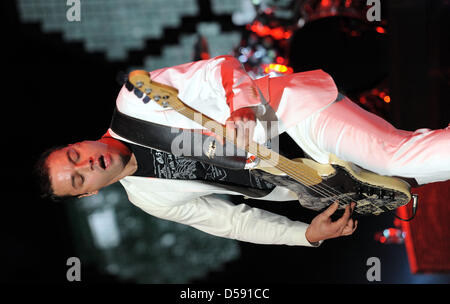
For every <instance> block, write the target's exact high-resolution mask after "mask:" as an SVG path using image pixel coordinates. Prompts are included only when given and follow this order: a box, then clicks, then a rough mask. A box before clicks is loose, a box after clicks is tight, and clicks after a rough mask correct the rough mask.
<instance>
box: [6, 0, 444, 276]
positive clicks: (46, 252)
mask: <svg viewBox="0 0 450 304" xmlns="http://www.w3.org/2000/svg"><path fill="white" fill-rule="evenodd" d="M384 2H385V1H383V3H384ZM199 3H200V4H201V6H202V7H203V10H201V12H200V15H199V16H198V18H203V19H204V20H208V18H211V16H210V15H208V10H207V9H206V10H205V7H206V8H207V1H199ZM205 3H206V4H205ZM2 6H3V9H2V11H3V12H4V13H6V14H5V15H6V16H5V17H4V18H3V21H6V24H5V26H4V29H5V30H6V33H5V34H6V39H3V41H4V43H3V45H2V49H3V51H6V55H4V56H3V58H5V63H4V65H3V74H4V79H5V80H4V81H3V92H4V94H3V98H2V116H3V118H2V123H3V124H4V127H3V128H2V130H3V143H2V161H3V168H4V169H3V173H4V174H3V177H4V179H6V180H7V183H6V184H4V186H3V195H2V204H1V205H2V208H1V209H2V212H1V217H2V219H1V225H2V229H1V234H2V237H1V243H2V258H1V263H2V266H1V269H2V272H1V273H2V275H1V280H2V282H17V283H23V282H25V283H66V277H65V275H66V270H67V266H66V260H67V258H68V257H71V256H76V252H75V249H74V244H73V240H72V238H71V231H70V227H69V225H68V220H67V215H66V213H65V205H64V204H58V203H52V202H47V201H42V200H40V199H39V198H38V196H37V192H36V187H35V183H34V181H33V180H32V177H31V175H30V172H31V168H32V166H33V164H34V162H35V160H36V158H37V156H38V155H39V154H40V153H41V152H42V151H43V150H44V149H46V148H48V147H50V146H54V145H58V144H66V143H69V142H74V141H79V140H84V139H94V140H95V139H97V138H99V137H100V136H101V135H102V134H103V133H104V131H105V130H106V129H107V127H108V125H109V121H110V117H111V114H112V110H113V108H112V106H111V105H112V104H113V102H114V100H115V97H116V95H117V93H118V91H119V89H120V85H119V83H118V81H117V75H118V73H119V72H121V71H125V70H127V68H128V67H129V66H130V65H135V64H138V63H140V61H141V60H142V56H143V55H144V54H151V53H154V54H158V52H160V46H161V45H162V44H164V43H165V42H170V40H171V39H173V38H171V37H173V35H175V36H176V34H175V33H172V32H170V31H168V32H167V33H166V34H167V35H166V40H164V41H151V42H149V43H152V44H153V47H152V48H151V49H150V48H149V49H148V50H144V51H142V52H131V53H130V56H129V59H128V60H127V61H126V62H118V63H111V62H109V61H107V60H106V59H105V57H104V55H103V54H100V53H98V54H95V53H87V52H85V50H84V48H83V46H82V44H81V43H67V42H65V41H64V40H63V39H62V37H61V35H60V34H45V35H43V34H42V32H41V29H40V27H39V25H38V24H22V23H21V22H20V20H19V18H18V14H17V9H16V4H15V2H13V1H2ZM448 8H449V4H448V1H425V0H423V1H411V0H410V1H391V4H390V5H389V12H388V13H389V22H390V34H389V36H388V39H389V44H388V45H389V49H388V50H387V55H388V59H387V60H388V68H389V70H388V73H389V75H390V87H391V91H392V93H391V94H392V97H393V99H395V103H393V104H392V112H391V114H392V121H391V122H392V123H394V125H395V126H396V127H399V128H404V129H410V130H412V129H417V128H421V127H429V128H443V127H446V126H447V124H448V122H449V110H448V104H447V103H448V100H449V65H448V61H449V59H448V54H449V46H448V41H449V39H448V33H449V32H448V31H449V29H450V26H449V12H448ZM226 21H227V20H224V22H226ZM185 22H186V24H187V25H189V20H187V21H186V20H185ZM192 23H194V20H192ZM192 28H193V26H192ZM185 30H186V31H189V26H187V27H186V28H185ZM360 55H361V54H360ZM350 72H351V69H349V72H348V73H350ZM366 72H367V73H370V71H366ZM446 199H447V200H448V198H446ZM261 204H263V206H262V207H266V208H267V209H271V210H273V211H276V212H280V213H283V214H287V215H289V216H290V217H292V218H296V219H305V220H308V219H310V218H312V216H313V215H314V214H313V213H311V212H309V211H307V210H303V209H301V208H300V207H298V205H297V204H287V205H288V206H286V207H285V208H281V207H279V206H273V204H272V205H269V204H267V206H265V204H266V203H261ZM392 226H393V215H392V214H390V215H382V216H379V217H376V218H366V219H364V220H361V221H360V224H359V228H358V230H357V232H356V233H355V234H354V235H353V236H350V237H346V238H342V239H336V240H329V241H327V242H325V243H324V244H323V245H322V246H321V248H320V249H310V248H294V247H287V246H263V245H254V244H249V243H239V246H240V248H241V257H240V258H239V259H238V260H236V261H233V262H230V263H228V264H226V265H225V267H224V269H223V270H221V271H217V272H212V273H210V274H209V275H208V276H207V277H205V278H203V279H199V280H196V281H194V282H193V283H205V282H210V283H224V284H227V283H249V282H251V283H252V284H257V283H367V280H366V271H367V269H368V266H366V260H367V259H368V258H369V257H372V256H375V257H379V258H380V260H381V262H382V283H444V282H447V283H448V282H449V280H448V278H449V277H448V276H426V275H422V276H421V275H418V276H413V275H411V274H410V272H409V267H408V261H407V256H406V251H405V248H404V246H403V245H384V244H380V243H377V242H375V241H374V238H373V236H374V233H375V232H377V231H382V230H383V229H384V228H388V227H392ZM82 276H83V282H86V283H99V282H100V283H101V282H117V283H119V282H120V280H119V279H118V278H116V277H114V276H108V275H105V274H102V273H100V272H99V271H98V270H97V269H96V268H95V267H94V266H91V265H87V266H84V268H83V272H82ZM131 283H132V282H131Z"/></svg>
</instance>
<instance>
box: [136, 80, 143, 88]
mask: <svg viewBox="0 0 450 304" xmlns="http://www.w3.org/2000/svg"><path fill="white" fill-rule="evenodd" d="M143 85H144V83H143V82H142V81H138V82H136V86H137V87H138V88H140V87H142V86H143Z"/></svg>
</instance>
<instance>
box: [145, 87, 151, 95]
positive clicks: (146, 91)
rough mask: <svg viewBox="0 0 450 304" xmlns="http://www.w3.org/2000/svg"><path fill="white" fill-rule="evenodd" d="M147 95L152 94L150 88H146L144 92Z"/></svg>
mask: <svg viewBox="0 0 450 304" xmlns="http://www.w3.org/2000/svg"><path fill="white" fill-rule="evenodd" d="M144 92H145V94H150V93H151V92H152V89H150V88H145V90H144Z"/></svg>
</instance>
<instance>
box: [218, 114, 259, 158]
mask: <svg viewBox="0 0 450 304" xmlns="http://www.w3.org/2000/svg"><path fill="white" fill-rule="evenodd" d="M255 117H256V115H255V110H254V109H253V108H251V107H245V108H240V109H238V110H236V111H234V112H233V113H231V115H230V117H229V118H228V119H227V121H226V122H225V127H226V135H227V138H228V139H229V140H230V141H231V140H234V139H236V145H237V146H238V147H239V148H242V149H244V148H245V147H247V146H248V145H249V143H250V142H251V141H252V140H253V132H254V130H255V126H256V118H255ZM220 142H221V143H222V144H223V140H220Z"/></svg>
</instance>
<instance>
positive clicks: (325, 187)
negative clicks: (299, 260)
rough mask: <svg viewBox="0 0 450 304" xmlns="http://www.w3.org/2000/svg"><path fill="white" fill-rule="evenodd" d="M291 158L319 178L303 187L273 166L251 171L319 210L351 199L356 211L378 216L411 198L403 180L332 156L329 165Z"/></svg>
mask: <svg viewBox="0 0 450 304" xmlns="http://www.w3.org/2000/svg"><path fill="white" fill-rule="evenodd" d="M292 161H293V162H297V163H299V164H303V165H307V166H308V167H310V168H312V169H314V170H315V171H317V173H318V174H319V175H320V176H321V178H322V181H321V182H320V183H318V184H315V185H310V186H306V185H304V184H302V183H299V182H297V181H296V180H294V179H292V178H291V177H289V176H288V175H287V174H285V173H284V172H282V171H279V170H277V169H276V168H274V167H258V166H257V167H256V168H254V169H252V170H251V173H252V174H253V175H255V176H257V177H259V178H263V179H264V180H267V181H268V182H270V183H272V184H274V185H277V186H283V187H286V188H288V189H289V190H291V191H293V192H295V193H296V194H297V195H298V198H299V202H300V204H301V205H302V206H303V207H305V208H308V209H312V210H316V211H322V210H323V209H325V208H327V207H328V206H329V205H330V204H332V203H333V202H335V201H336V200H338V201H339V209H341V210H342V209H344V208H345V206H346V204H347V203H350V202H355V203H356V207H355V209H354V212H356V214H359V215H379V214H381V213H383V212H386V211H392V210H394V209H396V208H398V207H400V206H403V205H405V204H407V203H408V202H409V201H410V200H411V194H410V186H409V184H407V183H406V182H404V181H403V180H401V179H398V178H394V177H387V176H380V175H377V174H375V173H372V172H369V171H366V170H363V169H361V168H359V167H356V166H355V165H353V164H351V163H348V162H345V161H342V160H340V159H338V158H337V157H335V156H333V155H332V156H331V157H330V163H329V164H320V163H317V162H315V161H313V160H310V159H306V158H299V159H294V160H292Z"/></svg>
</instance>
